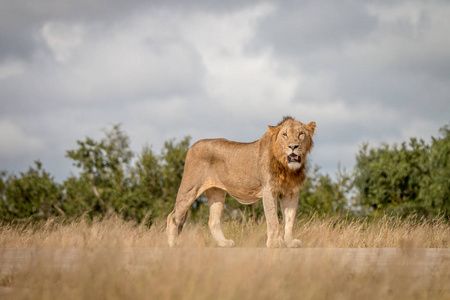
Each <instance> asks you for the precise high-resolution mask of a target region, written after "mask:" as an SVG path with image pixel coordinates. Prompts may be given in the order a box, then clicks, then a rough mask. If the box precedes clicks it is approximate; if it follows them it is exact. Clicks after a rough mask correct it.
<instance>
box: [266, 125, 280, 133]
mask: <svg viewBox="0 0 450 300" xmlns="http://www.w3.org/2000/svg"><path fill="white" fill-rule="evenodd" d="M277 127H278V126H270V125H269V126H267V128H269V131H270V132H272V133H276V132H277Z"/></svg>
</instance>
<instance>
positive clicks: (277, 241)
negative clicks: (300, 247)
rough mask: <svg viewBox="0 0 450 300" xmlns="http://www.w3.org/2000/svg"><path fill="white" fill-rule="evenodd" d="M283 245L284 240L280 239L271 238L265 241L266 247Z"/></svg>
mask: <svg viewBox="0 0 450 300" xmlns="http://www.w3.org/2000/svg"><path fill="white" fill-rule="evenodd" d="M283 246H284V242H283V240H282V239H273V240H270V239H268V240H267V242H266V247H267V248H281V247H283Z"/></svg>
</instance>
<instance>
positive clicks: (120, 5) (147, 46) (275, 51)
mask: <svg viewBox="0 0 450 300" xmlns="http://www.w3.org/2000/svg"><path fill="white" fill-rule="evenodd" d="M449 17H450V5H449V4H447V2H439V1H430V2H427V3H422V2H410V1H395V2H390V1H370V2H354V1H344V2H339V3H338V2H336V3H335V2H333V1H331V0H330V1H326V0H321V1H279V2H269V1H244V2H243V1H203V0H197V1H128V2H126V3H125V2H123V1H122V2H121V1H114V0H109V1H106V0H105V1H87V0H86V1H84V0H83V1H68V0H67V1H58V4H57V5H56V4H54V3H49V2H48V1H41V0H37V1H33V3H32V4H31V5H30V3H29V2H25V1H22V0H18V1H9V2H8V3H6V5H5V7H4V9H3V7H2V10H1V11H0V143H1V144H2V145H7V146H2V149H1V151H0V169H6V170H10V171H14V172H17V171H24V170H26V168H27V166H29V165H31V164H32V162H33V160H35V159H38V158H40V159H41V160H42V161H43V163H44V167H46V168H47V169H48V170H50V171H51V173H52V174H55V175H56V177H57V179H58V180H59V181H62V180H63V179H64V178H65V177H66V176H67V174H69V172H71V171H74V170H73V168H72V167H71V162H70V161H69V160H68V159H67V158H65V157H64V155H65V151H66V150H68V149H73V148H74V147H76V140H80V139H84V137H85V136H91V137H93V138H100V137H101V135H102V132H101V131H100V129H101V128H105V127H107V126H109V125H111V124H116V123H122V124H123V128H124V130H125V131H126V132H127V133H128V134H129V135H130V137H131V140H132V147H133V150H134V151H135V152H139V151H140V150H141V149H142V146H144V145H146V144H150V145H153V149H154V150H156V151H159V149H160V148H161V146H162V144H163V142H164V141H165V140H168V139H170V138H173V137H175V138H182V137H184V136H186V135H190V136H192V137H193V140H197V139H201V138H214V137H225V138H228V139H231V140H238V141H253V140H256V139H258V138H259V137H260V136H261V135H262V134H263V133H264V132H265V131H266V129H267V127H266V126H267V125H274V124H277V123H278V122H279V121H280V119H281V118H282V116H283V115H292V116H294V117H296V118H297V119H299V120H300V121H302V122H310V121H316V122H317V125H318V127H317V135H316V147H315V149H314V151H313V155H312V158H313V160H314V162H315V163H316V164H318V165H321V166H323V170H324V171H327V172H331V173H333V172H334V171H335V170H336V167H337V164H338V162H341V163H342V165H344V166H346V167H348V168H349V167H351V166H352V165H353V163H354V156H355V154H356V153H357V150H358V145H360V144H361V143H362V142H367V141H369V142H371V143H375V144H376V143H378V142H401V141H403V140H405V139H407V138H409V137H410V136H419V137H424V138H428V137H429V136H430V135H436V134H437V130H438V128H439V127H441V126H442V125H444V124H445V123H446V122H448V113H449V111H450V107H449V101H448V96H449V95H450V90H449V89H450V88H449V87H450V84H449V83H450V82H449V81H450V78H449V71H448V70H450V54H449V53H450V38H449V36H450V35H449V34H448V33H449V32H448V31H449V30H448V28H450V24H449V21H448V20H450V18H449Z"/></svg>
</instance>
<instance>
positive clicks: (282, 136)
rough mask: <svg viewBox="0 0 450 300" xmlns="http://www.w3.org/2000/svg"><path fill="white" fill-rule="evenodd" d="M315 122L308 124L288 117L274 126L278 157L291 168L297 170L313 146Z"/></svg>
mask: <svg viewBox="0 0 450 300" xmlns="http://www.w3.org/2000/svg"><path fill="white" fill-rule="evenodd" d="M315 127H316V123H314V122H311V123H309V124H308V125H306V124H302V123H300V122H298V121H295V120H292V119H288V120H285V121H284V122H283V123H281V124H280V125H278V126H277V127H275V128H274V129H275V130H276V131H275V132H274V133H275V134H276V144H277V147H276V148H278V151H277V152H278V153H277V154H278V155H277V156H278V159H279V160H280V161H281V162H282V163H283V164H286V165H287V167H288V168H290V169H292V170H298V169H300V167H301V166H302V164H303V162H304V161H305V159H306V155H307V154H308V152H309V151H310V150H311V147H312V146H313V141H312V136H313V135H314V130H315Z"/></svg>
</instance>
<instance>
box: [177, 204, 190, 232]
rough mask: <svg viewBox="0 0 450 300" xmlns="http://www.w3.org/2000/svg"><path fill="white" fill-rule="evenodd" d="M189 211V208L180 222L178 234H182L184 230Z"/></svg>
mask: <svg viewBox="0 0 450 300" xmlns="http://www.w3.org/2000/svg"><path fill="white" fill-rule="evenodd" d="M188 213H189V210H188V211H187V212H186V213H185V214H184V216H183V217H182V218H181V220H180V223H179V224H178V234H180V233H181V231H182V230H183V226H184V223H185V222H186V219H187V216H188Z"/></svg>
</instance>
